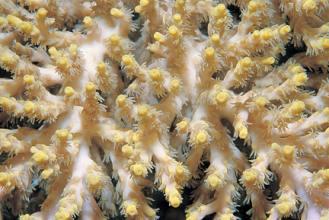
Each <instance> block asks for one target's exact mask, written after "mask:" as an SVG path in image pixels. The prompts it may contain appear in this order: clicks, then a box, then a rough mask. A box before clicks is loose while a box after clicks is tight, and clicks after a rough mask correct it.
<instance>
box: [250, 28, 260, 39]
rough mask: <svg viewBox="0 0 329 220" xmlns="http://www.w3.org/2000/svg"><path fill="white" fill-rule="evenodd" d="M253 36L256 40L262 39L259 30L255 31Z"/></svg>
mask: <svg viewBox="0 0 329 220" xmlns="http://www.w3.org/2000/svg"><path fill="white" fill-rule="evenodd" d="M251 36H252V37H253V38H254V39H259V38H260V31H258V30H256V31H254V32H253V33H252V35H251Z"/></svg>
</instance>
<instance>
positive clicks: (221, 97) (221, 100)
mask: <svg viewBox="0 0 329 220" xmlns="http://www.w3.org/2000/svg"><path fill="white" fill-rule="evenodd" d="M215 99H216V103H217V104H225V103H226V102H227V101H228V99H229V94H228V93H227V92H224V91H221V92H218V93H217V94H216V97H215Z"/></svg>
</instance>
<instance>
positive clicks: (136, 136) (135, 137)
mask: <svg viewBox="0 0 329 220" xmlns="http://www.w3.org/2000/svg"><path fill="white" fill-rule="evenodd" d="M140 139H141V135H140V133H139V132H134V133H133V135H132V141H133V142H134V143H137V142H139V141H140Z"/></svg>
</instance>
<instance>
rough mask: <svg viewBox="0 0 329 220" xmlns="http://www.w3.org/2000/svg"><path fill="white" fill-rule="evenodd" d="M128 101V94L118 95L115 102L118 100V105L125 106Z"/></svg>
mask: <svg viewBox="0 0 329 220" xmlns="http://www.w3.org/2000/svg"><path fill="white" fill-rule="evenodd" d="M126 101H127V96H126V95H118V97H117V98H116V101H115V102H116V104H117V106H119V107H124V106H125V105H126Z"/></svg>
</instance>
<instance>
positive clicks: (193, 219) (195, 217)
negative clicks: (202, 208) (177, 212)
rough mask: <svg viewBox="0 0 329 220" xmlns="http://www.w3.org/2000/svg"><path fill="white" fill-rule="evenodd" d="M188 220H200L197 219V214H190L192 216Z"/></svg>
mask: <svg viewBox="0 0 329 220" xmlns="http://www.w3.org/2000/svg"><path fill="white" fill-rule="evenodd" d="M186 220H198V218H197V214H195V213H190V214H189V215H188V216H187V218H186Z"/></svg>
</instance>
